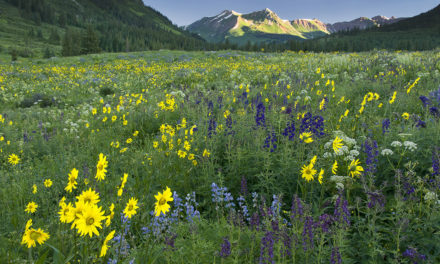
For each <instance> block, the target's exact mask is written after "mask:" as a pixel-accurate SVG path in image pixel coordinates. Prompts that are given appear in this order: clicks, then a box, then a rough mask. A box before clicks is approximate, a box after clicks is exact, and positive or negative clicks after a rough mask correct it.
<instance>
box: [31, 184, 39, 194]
mask: <svg viewBox="0 0 440 264" xmlns="http://www.w3.org/2000/svg"><path fill="white" fill-rule="evenodd" d="M37 191H38V188H37V185H35V184H34V185H32V193H33V194H36V193H37Z"/></svg>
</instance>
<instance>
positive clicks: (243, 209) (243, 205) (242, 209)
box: [237, 195, 250, 221]
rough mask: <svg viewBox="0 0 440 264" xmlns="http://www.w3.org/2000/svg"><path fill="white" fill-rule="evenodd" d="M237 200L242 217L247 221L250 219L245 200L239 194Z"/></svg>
mask: <svg viewBox="0 0 440 264" xmlns="http://www.w3.org/2000/svg"><path fill="white" fill-rule="evenodd" d="M237 201H238V206H239V207H240V212H241V213H242V215H243V219H246V220H247V221H250V218H249V210H248V208H247V206H246V200H245V199H244V197H243V196H241V195H240V196H239V197H238V198H237Z"/></svg>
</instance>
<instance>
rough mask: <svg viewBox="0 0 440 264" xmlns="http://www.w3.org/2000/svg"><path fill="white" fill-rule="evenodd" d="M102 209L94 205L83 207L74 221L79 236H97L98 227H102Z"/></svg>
mask: <svg viewBox="0 0 440 264" xmlns="http://www.w3.org/2000/svg"><path fill="white" fill-rule="evenodd" d="M104 219H105V217H104V211H102V210H101V207H98V206H96V205H87V206H85V207H84V210H83V213H82V215H81V216H80V217H79V219H78V220H77V221H76V228H77V229H78V233H79V234H80V235H81V236H86V235H89V236H90V237H92V236H93V234H95V235H97V236H99V232H98V228H102V226H101V221H102V220H104Z"/></svg>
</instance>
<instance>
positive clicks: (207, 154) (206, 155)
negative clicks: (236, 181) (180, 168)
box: [203, 149, 211, 158]
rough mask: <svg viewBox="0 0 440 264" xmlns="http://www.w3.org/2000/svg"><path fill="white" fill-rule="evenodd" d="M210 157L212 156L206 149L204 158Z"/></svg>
mask: <svg viewBox="0 0 440 264" xmlns="http://www.w3.org/2000/svg"><path fill="white" fill-rule="evenodd" d="M209 156H211V153H210V152H209V151H208V150H207V149H205V150H204V151H203V157H204V158H209Z"/></svg>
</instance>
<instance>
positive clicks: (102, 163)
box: [95, 153, 108, 181]
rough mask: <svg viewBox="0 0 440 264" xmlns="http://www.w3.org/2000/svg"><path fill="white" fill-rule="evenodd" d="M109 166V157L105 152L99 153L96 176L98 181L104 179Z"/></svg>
mask: <svg viewBox="0 0 440 264" xmlns="http://www.w3.org/2000/svg"><path fill="white" fill-rule="evenodd" d="M107 166H108V161H107V157H106V156H104V154H102V153H100V154H99V160H98V164H97V165H96V176H95V178H96V179H97V180H98V181H102V180H104V179H105V173H106V172H107V170H106V168H107Z"/></svg>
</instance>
